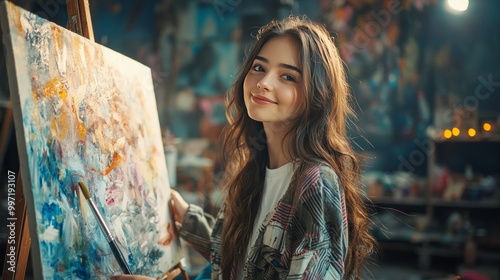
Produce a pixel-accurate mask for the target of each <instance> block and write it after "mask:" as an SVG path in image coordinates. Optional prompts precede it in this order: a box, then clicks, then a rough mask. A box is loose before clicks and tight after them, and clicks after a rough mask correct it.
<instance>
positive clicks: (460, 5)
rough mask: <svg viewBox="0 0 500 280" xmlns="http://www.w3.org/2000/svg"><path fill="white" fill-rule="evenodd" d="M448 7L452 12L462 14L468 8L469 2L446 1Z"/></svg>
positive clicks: (463, 0) (460, 0) (467, 0)
mask: <svg viewBox="0 0 500 280" xmlns="http://www.w3.org/2000/svg"><path fill="white" fill-rule="evenodd" d="M447 3H448V7H449V8H450V9H452V10H454V11H458V12H463V11H465V10H467V8H468V7H469V0H448V1H447Z"/></svg>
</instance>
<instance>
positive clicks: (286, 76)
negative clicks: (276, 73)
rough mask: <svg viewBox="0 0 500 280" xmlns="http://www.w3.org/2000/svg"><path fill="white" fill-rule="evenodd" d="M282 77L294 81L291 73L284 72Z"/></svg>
mask: <svg viewBox="0 0 500 280" xmlns="http://www.w3.org/2000/svg"><path fill="white" fill-rule="evenodd" d="M282 77H283V78H284V79H285V80H287V81H292V82H295V78H294V77H293V76H292V75H288V74H285V75H283V76H282Z"/></svg>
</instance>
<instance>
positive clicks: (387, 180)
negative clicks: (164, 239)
mask: <svg viewBox="0 0 500 280" xmlns="http://www.w3.org/2000/svg"><path fill="white" fill-rule="evenodd" d="M13 2H14V3H15V4H17V5H19V6H21V7H24V8H26V9H28V10H30V11H32V12H35V13H37V14H39V15H41V16H43V17H45V18H47V19H49V20H50V21H53V22H56V23H58V24H60V25H62V26H66V21H67V18H66V4H65V1H64V0H20V1H13ZM89 2H90V8H91V17H92V25H93V29H94V34H95V40H96V42H97V43H99V44H102V45H104V46H107V47H109V48H111V49H113V50H116V51H118V52H120V53H122V54H124V55H126V56H129V57H131V58H133V59H135V60H137V61H140V62H142V63H143V64H145V65H147V66H149V67H150V68H151V70H152V74H153V81H154V86H155V93H156V100H157V106H158V112H159V119H160V124H161V126H162V131H163V132H164V139H163V140H164V145H165V154H166V160H167V166H168V169H169V177H170V181H171V185H172V186H173V187H174V188H176V189H177V190H179V192H181V194H182V195H183V196H184V197H185V198H186V199H187V200H188V201H189V202H193V203H197V204H199V205H202V206H203V207H204V208H205V209H206V210H207V211H209V212H212V213H214V214H215V213H216V212H217V210H218V208H219V207H220V204H221V202H222V198H221V193H220V188H219V185H218V181H219V179H220V176H221V172H222V170H221V166H220V161H219V159H218V155H219V149H220V142H219V140H218V139H219V134H220V132H221V130H222V128H223V127H224V125H225V124H226V117H225V114H224V110H225V106H224V95H225V92H226V90H227V89H228V88H229V86H230V85H231V83H232V81H233V78H234V77H235V74H236V72H237V70H238V66H239V64H240V63H241V62H242V60H243V57H244V55H245V51H246V50H247V49H248V47H249V43H250V42H251V41H252V40H253V39H254V36H255V35H256V32H257V30H258V28H259V27H260V26H262V25H263V24H265V23H267V22H268V21H270V20H271V19H273V18H283V17H286V16H288V15H289V14H291V13H293V14H298V15H302V14H305V15H307V16H308V17H309V18H310V19H311V20H314V21H318V22H321V23H323V24H324V25H325V26H326V27H327V29H328V30H330V31H331V34H332V36H333V37H334V38H335V42H336V44H337V47H338V48H339V50H340V53H341V56H342V58H343V60H344V61H345V63H346V69H347V73H348V76H349V83H350V86H351V90H352V93H353V95H354V97H355V101H356V104H355V109H356V111H357V113H358V116H359V120H358V121H357V126H358V127H359V128H360V131H352V133H351V138H352V143H353V146H354V147H355V148H356V150H357V151H358V152H359V153H360V160H361V161H362V166H363V174H362V175H363V190H364V191H365V192H366V195H367V203H368V204H369V207H370V209H371V211H372V214H373V216H372V220H373V223H374V231H373V234H374V236H375V237H376V238H377V239H378V240H379V242H380V254H379V256H377V258H376V259H375V260H374V261H373V264H371V265H370V273H367V275H366V279H413V280H416V279H457V278H455V277H456V276H461V279H500V186H499V184H500V16H499V15H498V12H499V11H500V1H497V0H472V1H470V2H469V1H467V0H146V1H137V0H122V1H120V0H93V1H92V0H90V1H89ZM2 48H3V46H2ZM0 105H1V106H0V113H1V114H0V124H1V125H2V127H1V133H2V134H1V140H2V142H1V144H2V146H1V147H0V148H1V150H0V156H1V158H0V160H1V161H0V164H1V169H2V170H1V174H7V171H8V170H15V171H17V170H19V162H18V159H17V150H16V143H15V139H14V138H15V134H14V133H13V129H14V128H13V125H12V123H11V121H10V120H9V119H8V118H6V117H5V116H6V113H7V112H8V111H9V110H10V103H9V87H8V82H7V73H6V68H5V56H4V52H3V49H2V51H1V52H0ZM0 177H1V184H2V185H1V187H0V194H1V197H2V202H1V208H2V211H1V212H0V213H1V215H2V218H1V220H2V221H4V220H6V218H5V217H3V216H5V215H6V214H5V211H4V208H6V207H7V201H6V199H4V198H5V197H6V195H5V194H6V188H4V185H6V180H7V176H4V175H1V176H0ZM0 233H1V235H0V237H1V239H0V250H1V252H2V253H0V256H2V257H3V256H4V254H3V252H4V251H5V245H6V242H5V240H6V239H7V229H6V228H5V227H3V226H2V228H1V229H0ZM2 263H3V261H2ZM186 263H187V266H186V269H187V271H188V273H189V275H190V276H191V277H193V278H194V277H195V276H196V275H197V274H198V273H199V272H200V270H202V269H203V268H204V267H205V266H206V265H207V262H206V261H205V260H204V259H203V258H202V257H201V256H200V255H198V254H197V253H195V252H194V251H192V250H190V249H189V248H186Z"/></svg>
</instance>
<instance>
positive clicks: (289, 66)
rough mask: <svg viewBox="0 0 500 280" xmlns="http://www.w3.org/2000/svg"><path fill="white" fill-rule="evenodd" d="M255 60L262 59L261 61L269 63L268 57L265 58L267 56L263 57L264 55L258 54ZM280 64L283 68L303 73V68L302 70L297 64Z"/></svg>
mask: <svg viewBox="0 0 500 280" xmlns="http://www.w3.org/2000/svg"><path fill="white" fill-rule="evenodd" d="M255 60H260V61H262V62H264V63H269V60H268V59H267V58H265V57H262V56H256V57H255ZM279 66H280V67H283V68H287V69H290V70H293V71H296V72H297V73H299V74H300V75H302V70H300V69H299V68H298V67H296V66H293V65H290V64H286V63H280V64H279Z"/></svg>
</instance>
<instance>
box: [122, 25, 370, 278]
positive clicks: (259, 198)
mask: <svg viewBox="0 0 500 280" xmlns="http://www.w3.org/2000/svg"><path fill="white" fill-rule="evenodd" d="M349 99H350V94H349V90H348V84H347V82H346V77H345V72H344V66H343V64H342V60H341V59H340V57H339V54H338V51H337V49H336V47H335V45H334V43H333V41H332V38H331V37H330V35H329V33H328V32H327V31H326V30H325V28H324V27H323V26H321V25H319V24H316V23H312V22H310V21H309V20H307V19H304V18H299V17H289V18H286V19H284V20H281V21H272V22H270V23H269V24H267V25H265V26H264V27H262V28H261V29H260V30H259V32H258V35H257V40H256V42H255V44H254V46H253V48H252V49H251V51H250V52H249V54H248V56H247V59H246V60H245V62H244V64H243V66H242V68H241V70H240V72H239V75H238V76H237V78H236V80H235V83H234V85H233V86H232V88H231V89H230V91H229V94H228V99H227V117H228V120H229V124H228V125H227V127H226V129H225V131H224V134H223V137H224V138H223V139H224V146H223V155H224V159H225V162H226V164H225V167H226V176H225V180H224V182H223V186H224V187H225V190H226V199H225V203H224V205H223V207H222V209H221V211H220V212H219V214H218V216H217V218H216V219H215V220H214V219H213V218H212V217H210V216H209V215H207V214H205V213H204V212H203V210H202V209H201V208H200V207H197V206H195V205H188V204H187V203H186V202H185V201H184V200H183V199H182V197H181V196H180V195H179V194H178V193H177V192H175V191H173V192H172V203H173V205H174V216H175V217H174V218H175V219H176V221H177V222H178V223H179V224H180V227H179V233H180V235H181V237H182V238H184V239H185V240H186V241H187V242H188V243H189V244H190V245H191V246H193V247H194V248H195V249H197V250H198V251H199V252H200V253H201V254H203V255H204V256H205V257H207V259H209V260H210V261H211V264H212V279H285V278H290V279H359V278H360V273H361V270H362V266H363V263H364V261H365V260H366V259H367V258H368V257H369V255H370V254H371V253H372V251H373V248H374V244H375V242H374V239H373V237H372V236H371V235H370V232H369V217H368V214H367V212H366V209H365V205H364V202H363V200H362V195H361V193H360V180H359V176H360V171H359V165H358V161H357V160H356V157H355V155H354V152H353V150H352V149H351V146H350V144H349V140H348V138H347V136H346V123H347V121H348V118H349V117H350V116H353V111H352V110H351V107H350V105H349ZM122 279H125V278H122Z"/></svg>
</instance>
